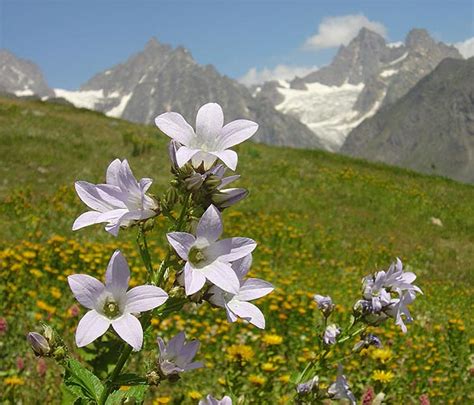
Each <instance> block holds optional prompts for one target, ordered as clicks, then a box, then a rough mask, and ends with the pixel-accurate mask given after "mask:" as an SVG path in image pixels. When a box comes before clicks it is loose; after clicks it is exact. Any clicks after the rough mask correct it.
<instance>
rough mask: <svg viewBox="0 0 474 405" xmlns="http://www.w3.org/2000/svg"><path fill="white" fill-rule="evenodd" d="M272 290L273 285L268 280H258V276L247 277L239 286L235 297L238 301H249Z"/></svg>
mask: <svg viewBox="0 0 474 405" xmlns="http://www.w3.org/2000/svg"><path fill="white" fill-rule="evenodd" d="M273 290H274V287H273V285H271V284H270V283H269V282H268V281H264V280H260V279H258V278H248V279H247V280H245V281H244V282H243V284H242V286H241V287H240V290H239V293H238V294H237V296H236V298H237V299H238V300H239V301H251V300H256V299H257V298H261V297H263V296H265V295H267V294H270V293H271V292H272V291H273Z"/></svg>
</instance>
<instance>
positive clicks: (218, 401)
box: [199, 395, 232, 405]
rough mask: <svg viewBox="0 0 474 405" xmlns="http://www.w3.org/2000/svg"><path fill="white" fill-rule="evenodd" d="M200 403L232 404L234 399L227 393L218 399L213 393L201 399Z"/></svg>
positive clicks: (203, 404)
mask: <svg viewBox="0 0 474 405" xmlns="http://www.w3.org/2000/svg"><path fill="white" fill-rule="evenodd" d="M199 405H232V399H230V397H228V396H227V395H226V396H225V397H223V398H222V399H216V398H214V397H213V396H212V395H208V396H207V397H206V398H204V399H201V400H200V401H199Z"/></svg>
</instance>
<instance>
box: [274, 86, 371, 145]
mask: <svg viewBox="0 0 474 405" xmlns="http://www.w3.org/2000/svg"><path fill="white" fill-rule="evenodd" d="M306 88H307V89H306V90H297V89H291V88H282V87H279V88H278V92H279V93H280V94H282V95H283V96H284V101H283V102H281V103H280V104H278V105H277V106H276V108H277V109H278V110H279V111H281V112H283V113H287V114H290V115H293V116H295V117H297V118H298V119H300V120H301V122H303V123H304V124H306V125H307V126H308V127H309V128H310V129H311V130H312V131H314V132H315V134H317V136H318V137H319V138H321V140H322V142H323V143H324V144H325V146H326V147H327V149H328V150H331V151H337V150H338V149H339V148H340V147H341V146H342V144H343V143H344V140H345V139H346V136H347V135H348V134H349V132H350V131H351V129H352V128H354V127H355V126H356V125H357V124H358V122H359V120H358V116H359V113H358V112H357V111H355V110H354V109H353V107H354V104H355V102H356V100H357V98H358V97H359V94H360V93H361V92H362V90H363V89H364V84H363V83H360V84H357V85H353V84H348V83H345V84H343V85H342V86H326V85H323V84H321V83H317V82H316V83H307V84H306ZM315 136H316V135H315Z"/></svg>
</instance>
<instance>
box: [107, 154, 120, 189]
mask: <svg viewBox="0 0 474 405" xmlns="http://www.w3.org/2000/svg"><path fill="white" fill-rule="evenodd" d="M121 166H122V162H121V161H120V159H115V160H114V161H113V162H111V163H110V164H109V167H107V173H106V175H105V179H106V182H107V184H112V185H114V186H118V185H119V183H118V172H119V170H120V167H121Z"/></svg>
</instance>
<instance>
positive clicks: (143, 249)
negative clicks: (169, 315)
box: [99, 194, 191, 405]
mask: <svg viewBox="0 0 474 405" xmlns="http://www.w3.org/2000/svg"><path fill="white" fill-rule="evenodd" d="M190 200H191V194H187V195H186V196H185V200H184V203H183V207H182V209H181V214H180V216H179V219H178V220H177V222H176V226H175V231H180V230H181V228H182V227H183V225H184V222H185V219H186V214H187V211H188V208H189V203H190ZM137 241H138V247H139V250H140V255H141V257H142V260H143V262H144V264H145V267H146V269H147V271H148V273H149V274H151V280H152V281H153V266H152V264H151V257H150V252H149V250H148V243H147V240H146V234H145V229H144V227H143V225H140V228H139V231H138V236H137ZM171 253H172V252H171V250H168V253H167V254H166V257H165V258H164V260H163V261H162V262H161V264H160V267H159V269H158V274H157V277H156V282H155V283H154V284H155V285H158V286H159V285H160V284H161V283H162V281H163V277H164V273H165V271H166V269H167V267H168V266H169V261H170V259H171ZM151 316H152V313H151V311H150V312H147V313H146V314H145V315H144V316H143V318H142V319H141V324H142V328H143V335H145V333H146V331H147V330H148V328H149V327H150V320H151ZM131 353H132V347H131V346H130V345H126V346H125V349H124V351H123V352H122V354H121V355H120V357H119V359H118V360H117V364H116V365H115V367H114V369H113V371H112V374H110V377H109V378H108V379H107V382H106V384H105V388H104V390H103V391H102V394H101V395H100V398H99V405H104V404H105V403H106V401H107V398H108V397H109V395H110V393H111V392H112V389H113V388H114V385H115V379H116V378H117V377H118V376H119V375H120V373H121V372H122V369H123V367H124V366H125V363H126V362H127V360H128V358H129V357H130V354H131Z"/></svg>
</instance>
